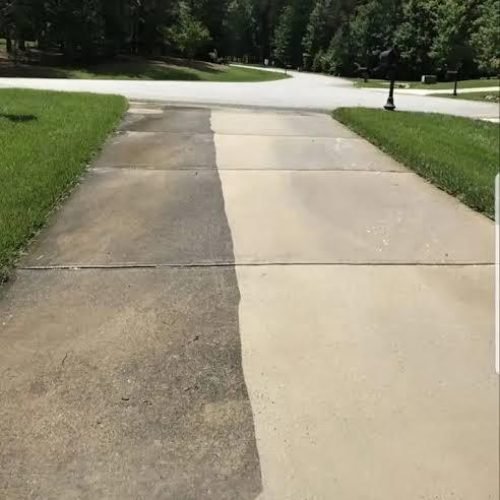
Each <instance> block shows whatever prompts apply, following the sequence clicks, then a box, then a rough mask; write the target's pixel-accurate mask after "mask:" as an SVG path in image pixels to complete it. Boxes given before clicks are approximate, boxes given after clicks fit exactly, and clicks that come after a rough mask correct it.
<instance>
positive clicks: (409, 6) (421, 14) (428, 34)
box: [395, 0, 441, 77]
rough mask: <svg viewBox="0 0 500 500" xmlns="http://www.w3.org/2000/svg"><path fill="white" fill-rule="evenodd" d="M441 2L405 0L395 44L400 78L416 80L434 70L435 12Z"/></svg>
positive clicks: (433, 0) (437, 0) (435, 0)
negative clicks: (399, 60)
mask: <svg viewBox="0 0 500 500" xmlns="http://www.w3.org/2000/svg"><path fill="white" fill-rule="evenodd" d="M440 1H441V0H406V2H404V4H403V22H402V23H401V24H400V26H399V28H398V29H397V31H396V36H395V41H396V44H397V46H398V48H399V50H400V52H401V62H402V66H403V68H402V69H403V70H404V71H402V72H401V73H402V75H401V76H406V77H419V76H420V75H422V74H423V73H432V72H433V71H434V70H435V67H434V64H433V59H432V56H431V53H432V46H433V42H434V39H435V36H436V12H437V8H438V4H439V2H440Z"/></svg>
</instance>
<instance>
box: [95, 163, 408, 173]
mask: <svg viewBox="0 0 500 500" xmlns="http://www.w3.org/2000/svg"><path fill="white" fill-rule="evenodd" d="M106 170H146V171H149V172H169V171H171V172H258V173H260V172H312V173H315V172H316V173H317V172H320V173H323V172H350V173H356V172H359V173H371V174H412V175H414V174H415V173H414V172H411V171H406V170H372V169H359V168H339V169H336V168H335V169H334V168H276V167H273V168H250V167H249V168H247V167H241V168H238V167H233V168H231V167H229V168H226V167H222V168H219V167H217V168H214V167H213V166H209V165H200V166H195V165H193V166H186V167H168V168H160V167H158V166H156V165H155V166H151V167H150V166H148V165H128V164H119V165H99V166H98V167H91V168H90V169H89V171H90V172H99V171H102V172H105V171H106Z"/></svg>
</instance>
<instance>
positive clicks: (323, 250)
mask: <svg viewBox="0 0 500 500" xmlns="http://www.w3.org/2000/svg"><path fill="white" fill-rule="evenodd" d="M493 262H494V227H493V223H492V222H491V221H490V220H488V219H486V218H484V217H483V216H481V215H478V214H476V213H474V212H472V211H471V210H469V209H468V208H466V207H465V206H463V205H461V204H460V203H459V202H458V201H456V200H455V199H453V198H451V197H449V196H447V195H446V194H444V193H442V192H440V191H438V190H437V189H435V188H433V187H432V186H430V185H429V184H427V183H426V182H424V181H423V180H421V179H420V178H419V177H417V176H416V175H415V174H413V173H411V172H409V171H407V170H406V169H405V168H404V167H402V166H401V165H399V164H397V163H395V162H394V161H392V160H391V159H390V158H388V157H386V156H385V155H383V154H382V153H380V152H379V151H378V150H376V149H375V148H374V147H372V146H371V145H369V144H368V143H366V142H365V141H363V140H361V139H360V138H358V137H357V136H355V135H354V134H352V133H351V132H350V131H348V130H347V129H345V128H344V127H343V126H341V125H340V124H338V123H336V122H334V121H333V120H331V119H330V118H329V117H328V116H326V115H320V114H314V113H279V112H273V113H271V112H257V111H249V110H243V109H223V108H213V109H198V108H182V107H181V108H172V107H167V108H162V107H161V106H158V105H153V104H148V103H144V102H142V103H140V102H137V103H133V104H132V107H131V109H130V113H129V114H128V116H127V118H126V120H125V123H124V125H123V127H122V130H121V131H120V133H119V134H118V135H116V136H115V137H113V138H112V139H110V141H109V142H108V144H107V146H106V148H105V149H104V151H103V153H102V155H101V157H100V158H99V159H98V160H97V161H96V163H95V164H94V165H93V168H92V169H91V170H90V171H89V173H88V174H87V176H86V178H85V179H84V181H83V183H82V184H81V186H80V187H79V188H78V189H77V190H76V192H75V193H74V194H73V196H72V197H71V198H70V199H69V201H68V202H67V203H66V205H65V206H64V207H63V209H62V210H60V211H59V212H58V213H57V214H56V215H55V216H54V217H53V219H52V221H51V223H50V225H49V227H48V228H47V229H46V230H45V231H43V232H42V234H41V235H40V236H39V238H38V239H37V241H36V242H35V243H34V245H33V246H32V248H31V250H30V252H29V254H28V255H27V256H26V257H25V259H24V260H23V262H22V263H21V265H20V269H19V270H18V273H17V279H16V280H15V281H14V282H13V283H11V284H10V285H9V286H8V287H5V288H4V289H3V290H2V298H1V300H0V366H1V367H2V377H0V435H1V436H2V439H1V444H0V496H1V497H2V498H8V499H10V498H64V499H71V498H75V499H76V498H78V499H81V498H85V499H95V498H108V499H114V498H116V499H129V498H130V499H138V498H141V499H142V498H144V499H155V498H158V499H172V500H174V499H175V500H177V499H217V500H219V499H248V500H250V499H251V500H253V499H256V498H258V499H259V500H263V499H265V500H278V499H279V500H281V499H290V500H304V499H315V500H330V499H332V498H339V499H343V500H360V499H367V500H388V499H391V500H392V499H394V500H399V499H405V500H421V499H435V498H439V499H440V500H441V499H443V500H444V499H446V500H452V499H453V500H458V499H463V500H469V499H471V498H474V499H478V500H479V499H481V500H496V499H497V498H498V494H499V491H498V465H499V463H498V416H499V415H498V403H499V401H498V377H497V375H496V374H495V368H494V325H493V323H494V298H493V296H494V293H493V289H494V282H493V281H494V279H493V277H494V266H493Z"/></svg>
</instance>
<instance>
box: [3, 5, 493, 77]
mask: <svg viewBox="0 0 500 500" xmlns="http://www.w3.org/2000/svg"><path fill="white" fill-rule="evenodd" d="M499 26H500V0H0V36H3V37H4V38H6V39H7V47H8V50H9V51H11V52H16V51H23V50H25V47H26V43H25V42H26V40H29V41H36V42H37V44H38V46H39V47H40V48H41V49H42V50H44V51H45V52H49V51H51V50H52V51H59V52H60V53H62V54H63V55H64V57H65V59H66V60H68V61H73V60H75V59H78V60H83V61H91V60H95V59H96V58H98V57H109V56H112V55H115V54H118V53H129V54H134V53H142V54H155V55H157V54H169V55H176V54H181V55H185V56H187V57H190V58H191V57H195V56H196V57H207V55H208V54H209V53H212V54H217V56H218V57H236V58H241V59H243V60H246V61H249V62H262V61H263V60H264V59H270V60H272V61H275V62H276V64H279V65H292V66H300V67H304V66H305V67H306V69H310V70H314V71H322V72H327V73H332V74H343V75H349V74H354V73H355V72H356V68H359V66H365V67H370V68H374V67H376V66H377V63H378V55H379V53H380V52H381V50H383V49H385V48H388V47H390V46H393V45H397V47H398V48H399V50H400V52H401V58H402V64H401V72H400V75H401V76H402V77H407V78H411V77H419V76H420V75H421V74H422V73H434V74H440V75H444V74H445V73H446V71H447V70H450V69H456V68H457V67H460V68H461V69H462V75H463V76H476V75H478V74H491V75H492V74H498V71H499V69H500V56H499V49H500V35H499ZM215 49H216V50H215Z"/></svg>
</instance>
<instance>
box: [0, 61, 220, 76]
mask: <svg viewBox="0 0 500 500" xmlns="http://www.w3.org/2000/svg"><path fill="white" fill-rule="evenodd" d="M225 70H226V68H225V67H224V66H218V65H214V64H211V63H206V62H203V61H186V60H184V59H176V58H169V57H156V58H152V59H145V58H142V57H119V58H116V59H113V60H111V61H109V62H105V63H100V64H94V65H78V66H41V65H37V64H26V63H22V64H15V63H14V62H12V61H9V60H5V59H4V60H0V77H5V78H65V79H67V78H80V79H85V78H99V79H106V78H109V79H117V78H122V79H143V80H190V81H199V80H204V78H203V73H205V74H207V75H209V74H211V75H216V74H219V73H223V72H224V71H225Z"/></svg>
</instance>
